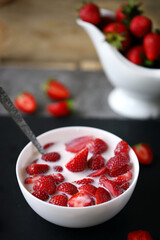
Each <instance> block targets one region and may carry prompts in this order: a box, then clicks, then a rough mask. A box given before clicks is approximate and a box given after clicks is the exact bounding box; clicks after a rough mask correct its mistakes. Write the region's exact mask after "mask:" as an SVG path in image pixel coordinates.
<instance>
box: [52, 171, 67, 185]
mask: <svg viewBox="0 0 160 240" xmlns="http://www.w3.org/2000/svg"><path fill="white" fill-rule="evenodd" d="M52 176H53V178H54V180H55V182H56V184H59V183H61V182H63V181H64V176H63V175H62V174H61V173H54V174H53V175H52Z"/></svg>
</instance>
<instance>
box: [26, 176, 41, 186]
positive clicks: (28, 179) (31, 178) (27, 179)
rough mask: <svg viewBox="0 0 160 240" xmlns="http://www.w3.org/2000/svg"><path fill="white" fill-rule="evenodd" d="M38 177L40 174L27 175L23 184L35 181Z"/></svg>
mask: <svg viewBox="0 0 160 240" xmlns="http://www.w3.org/2000/svg"><path fill="white" fill-rule="evenodd" d="M39 178H40V175H35V176H33V177H27V178H26V179H25V181H24V183H25V184H32V183H35V182H36V181H37V180H38V179H39Z"/></svg>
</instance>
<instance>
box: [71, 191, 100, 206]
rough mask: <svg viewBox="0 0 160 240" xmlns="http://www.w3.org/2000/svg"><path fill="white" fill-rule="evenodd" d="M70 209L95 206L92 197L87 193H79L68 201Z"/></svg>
mask: <svg viewBox="0 0 160 240" xmlns="http://www.w3.org/2000/svg"><path fill="white" fill-rule="evenodd" d="M68 204H69V207H88V206H92V205H94V204H95V202H94V200H93V198H92V196H91V195H90V194H88V193H86V192H78V193H76V194H75V195H74V196H72V197H71V198H70V199H69V201H68Z"/></svg>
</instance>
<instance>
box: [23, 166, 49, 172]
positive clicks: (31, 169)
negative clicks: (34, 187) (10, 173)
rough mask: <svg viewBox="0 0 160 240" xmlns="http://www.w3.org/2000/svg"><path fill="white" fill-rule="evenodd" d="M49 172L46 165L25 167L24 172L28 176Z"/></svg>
mask: <svg viewBox="0 0 160 240" xmlns="http://www.w3.org/2000/svg"><path fill="white" fill-rule="evenodd" d="M48 170H49V166H48V165H47V164H30V165H28V166H27V167H26V171H27V173H28V174H29V175H35V174H41V173H46V172H47V171H48Z"/></svg>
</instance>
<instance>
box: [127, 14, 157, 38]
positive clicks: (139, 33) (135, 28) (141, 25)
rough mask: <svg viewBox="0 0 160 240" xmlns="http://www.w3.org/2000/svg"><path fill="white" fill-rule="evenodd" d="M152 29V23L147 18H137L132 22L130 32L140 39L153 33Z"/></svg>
mask: <svg viewBox="0 0 160 240" xmlns="http://www.w3.org/2000/svg"><path fill="white" fill-rule="evenodd" d="M151 29H152V22H151V20H150V19H149V18H147V17H144V16H135V17H134V18H133V19H132V20H131V22H130V31H131V33H132V34H133V35H134V36H136V37H138V38H142V37H144V36H145V35H146V34H147V33H149V32H151Z"/></svg>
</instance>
